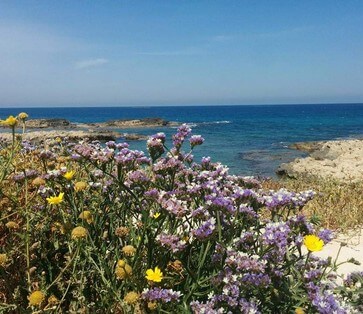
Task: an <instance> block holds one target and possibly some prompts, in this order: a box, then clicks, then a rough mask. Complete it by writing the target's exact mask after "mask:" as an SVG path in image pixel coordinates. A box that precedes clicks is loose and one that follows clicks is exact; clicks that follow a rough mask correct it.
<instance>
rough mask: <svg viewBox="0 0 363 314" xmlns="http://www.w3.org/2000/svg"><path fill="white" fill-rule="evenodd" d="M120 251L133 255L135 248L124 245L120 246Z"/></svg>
mask: <svg viewBox="0 0 363 314" xmlns="http://www.w3.org/2000/svg"><path fill="white" fill-rule="evenodd" d="M122 252H123V253H124V254H125V255H126V256H133V255H134V254H135V252H136V249H135V248H134V247H133V246H132V245H126V246H124V247H123V248H122Z"/></svg>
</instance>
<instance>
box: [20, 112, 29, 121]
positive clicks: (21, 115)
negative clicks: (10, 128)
mask: <svg viewBox="0 0 363 314" xmlns="http://www.w3.org/2000/svg"><path fill="white" fill-rule="evenodd" d="M28 117H29V116H28V114H27V113H25V112H20V113H19V114H18V118H19V119H20V120H25V119H27V118H28Z"/></svg>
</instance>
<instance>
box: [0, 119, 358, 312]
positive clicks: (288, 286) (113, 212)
mask: <svg viewBox="0 0 363 314" xmlns="http://www.w3.org/2000/svg"><path fill="white" fill-rule="evenodd" d="M188 138H189V142H190V151H189V152H187V153H185V152H183V151H182V147H183V144H185V142H186V140H187V139H188ZM202 143H203V138H202V137H200V136H191V130H190V129H189V128H188V127H187V126H186V125H183V126H181V127H180V128H179V129H178V132H177V133H176V134H175V135H174V136H173V147H172V148H171V149H170V150H169V149H168V148H167V147H166V145H165V135H164V134H163V133H158V134H156V135H154V136H152V137H150V139H149V140H148V142H147V148H148V152H149V155H150V156H149V157H147V156H146V155H145V154H144V153H143V152H140V151H133V150H130V149H129V148H128V145H127V144H126V143H115V142H108V143H106V144H105V145H102V144H101V143H99V142H88V141H86V140H85V141H84V142H82V143H78V144H77V143H70V142H68V141H67V139H57V140H55V141H45V142H44V143H43V144H42V145H38V146H34V145H32V144H31V143H28V142H17V141H15V137H14V142H13V143H12V144H10V145H8V144H7V143H2V147H1V150H0V215H1V216H0V219H1V225H0V243H1V249H0V250H1V251H0V311H1V310H2V311H7V312H10V313H11V312H14V313H19V312H21V313H23V312H29V313H30V312H32V311H38V312H44V313H47V312H49V313H52V312H53V313H60V312H64V313H68V312H72V313H73V312H82V313H84V312H85V313H88V312H89V313H105V311H106V312H110V313H152V312H160V313H191V312H194V313H227V312H228V313H291V312H294V311H296V313H315V312H319V313H333V312H334V313H348V312H349V313H351V312H354V311H355V309H357V311H358V309H359V306H360V305H361V303H360V301H359V300H358V301H357V300H356V298H353V297H352V295H354V293H352V291H353V290H352V289H359V284H358V283H359V282H361V281H360V279H359V278H361V277H357V276H355V277H354V278H353V277H352V278H353V279H352V278H350V279H349V278H347V281H346V282H347V285H349V287H350V288H349V289H350V290H349V291H348V290H347V289H345V288H344V286H340V285H338V284H337V282H336V278H337V275H336V273H335V271H336V268H337V265H336V263H335V262H334V261H332V260H331V259H326V260H324V259H319V258H317V257H315V256H314V253H313V251H315V250H320V249H324V247H323V245H325V244H326V243H328V242H329V241H330V240H331V239H332V234H331V232H330V231H329V230H316V229H317V228H316V227H315V226H314V225H313V224H311V223H310V222H309V221H307V219H306V218H305V217H304V216H303V215H302V214H301V211H302V209H303V207H304V205H305V204H306V203H307V202H308V201H310V199H311V198H312V197H313V196H314V192H313V191H311V190H308V191H304V192H300V193H293V192H289V191H287V190H285V189H280V190H278V191H272V190H263V189H262V188H261V185H260V182H258V181H257V180H256V179H254V178H251V177H237V176H232V175H228V169H227V168H226V167H224V166H222V165H221V164H218V163H212V162H211V160H210V158H209V157H207V158H203V159H202V161H201V163H199V164H198V163H195V162H193V156H192V151H193V149H194V148H195V147H196V146H198V145H200V144H202ZM262 213H263V215H262ZM304 240H305V243H309V244H308V249H309V250H307V249H306V248H305V246H304V244H303V243H304ZM357 278H358V279H357ZM353 299H354V300H353Z"/></svg>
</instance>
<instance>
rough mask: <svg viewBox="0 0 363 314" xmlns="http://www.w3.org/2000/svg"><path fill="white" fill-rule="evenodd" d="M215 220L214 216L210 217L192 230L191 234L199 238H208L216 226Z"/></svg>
mask: <svg viewBox="0 0 363 314" xmlns="http://www.w3.org/2000/svg"><path fill="white" fill-rule="evenodd" d="M215 224H216V221H215V219H214V218H210V219H209V220H207V221H206V222H205V223H203V224H202V225H201V226H200V227H199V228H197V229H195V230H192V234H193V235H194V236H195V237H196V238H197V239H199V240H205V239H207V238H209V237H210V236H211V235H212V234H213V231H214V230H215V228H216V225H215Z"/></svg>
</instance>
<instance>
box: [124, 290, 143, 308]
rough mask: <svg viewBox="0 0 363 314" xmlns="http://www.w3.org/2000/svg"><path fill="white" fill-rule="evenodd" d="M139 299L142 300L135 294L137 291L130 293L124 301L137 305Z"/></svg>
mask: <svg viewBox="0 0 363 314" xmlns="http://www.w3.org/2000/svg"><path fill="white" fill-rule="evenodd" d="M139 298H140V295H139V294H138V293H137V292H135V291H131V292H128V293H127V294H126V295H125V297H124V301H125V302H126V303H127V304H130V305H131V304H135V303H137V301H139Z"/></svg>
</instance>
